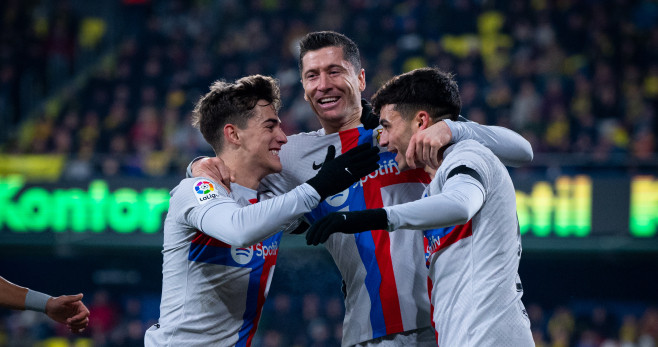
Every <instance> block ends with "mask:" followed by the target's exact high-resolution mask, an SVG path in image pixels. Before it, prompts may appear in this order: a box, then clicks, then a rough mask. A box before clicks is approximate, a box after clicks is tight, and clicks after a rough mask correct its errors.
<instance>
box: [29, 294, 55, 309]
mask: <svg viewBox="0 0 658 347" xmlns="http://www.w3.org/2000/svg"><path fill="white" fill-rule="evenodd" d="M50 298H51V296H50V295H48V294H44V293H41V292H38V291H36V290H32V289H28V290H27V294H25V309H26V310H30V311H37V312H46V305H47V304H48V300H50Z"/></svg>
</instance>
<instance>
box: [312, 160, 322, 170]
mask: <svg viewBox="0 0 658 347" xmlns="http://www.w3.org/2000/svg"><path fill="white" fill-rule="evenodd" d="M322 164H324V162H321V163H320V164H316V163H315V161H313V170H320V168H321V167H322Z"/></svg>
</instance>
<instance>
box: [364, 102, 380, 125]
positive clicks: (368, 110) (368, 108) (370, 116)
mask: <svg viewBox="0 0 658 347" xmlns="http://www.w3.org/2000/svg"><path fill="white" fill-rule="evenodd" d="M361 106H362V107H363V109H362V110H361V119H360V121H361V124H363V127H364V128H365V129H374V128H376V127H378V126H379V116H377V115H376V114H374V113H372V105H370V103H369V102H368V100H366V99H364V98H361Z"/></svg>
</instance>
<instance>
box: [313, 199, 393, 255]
mask: <svg viewBox="0 0 658 347" xmlns="http://www.w3.org/2000/svg"><path fill="white" fill-rule="evenodd" d="M387 228H388V216H387V215H386V211H385V210H384V209H382V208H378V209H373V210H363V211H353V212H332V213H330V214H328V215H326V216H324V217H322V218H321V219H320V220H318V221H317V222H315V223H314V224H313V225H312V226H311V228H310V229H308V231H307V232H306V244H308V245H314V246H317V245H318V244H320V243H324V242H325V241H327V239H328V238H329V236H330V235H331V234H333V233H336V232H341V233H345V234H356V233H360V232H363V231H367V230H386V229H387Z"/></svg>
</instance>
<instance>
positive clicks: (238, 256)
mask: <svg viewBox="0 0 658 347" xmlns="http://www.w3.org/2000/svg"><path fill="white" fill-rule="evenodd" d="M253 256H254V250H253V249H252V247H248V248H241V247H231V257H232V258H233V260H234V261H235V262H236V263H238V264H240V265H245V264H247V263H249V262H250V261H251V258H253Z"/></svg>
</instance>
